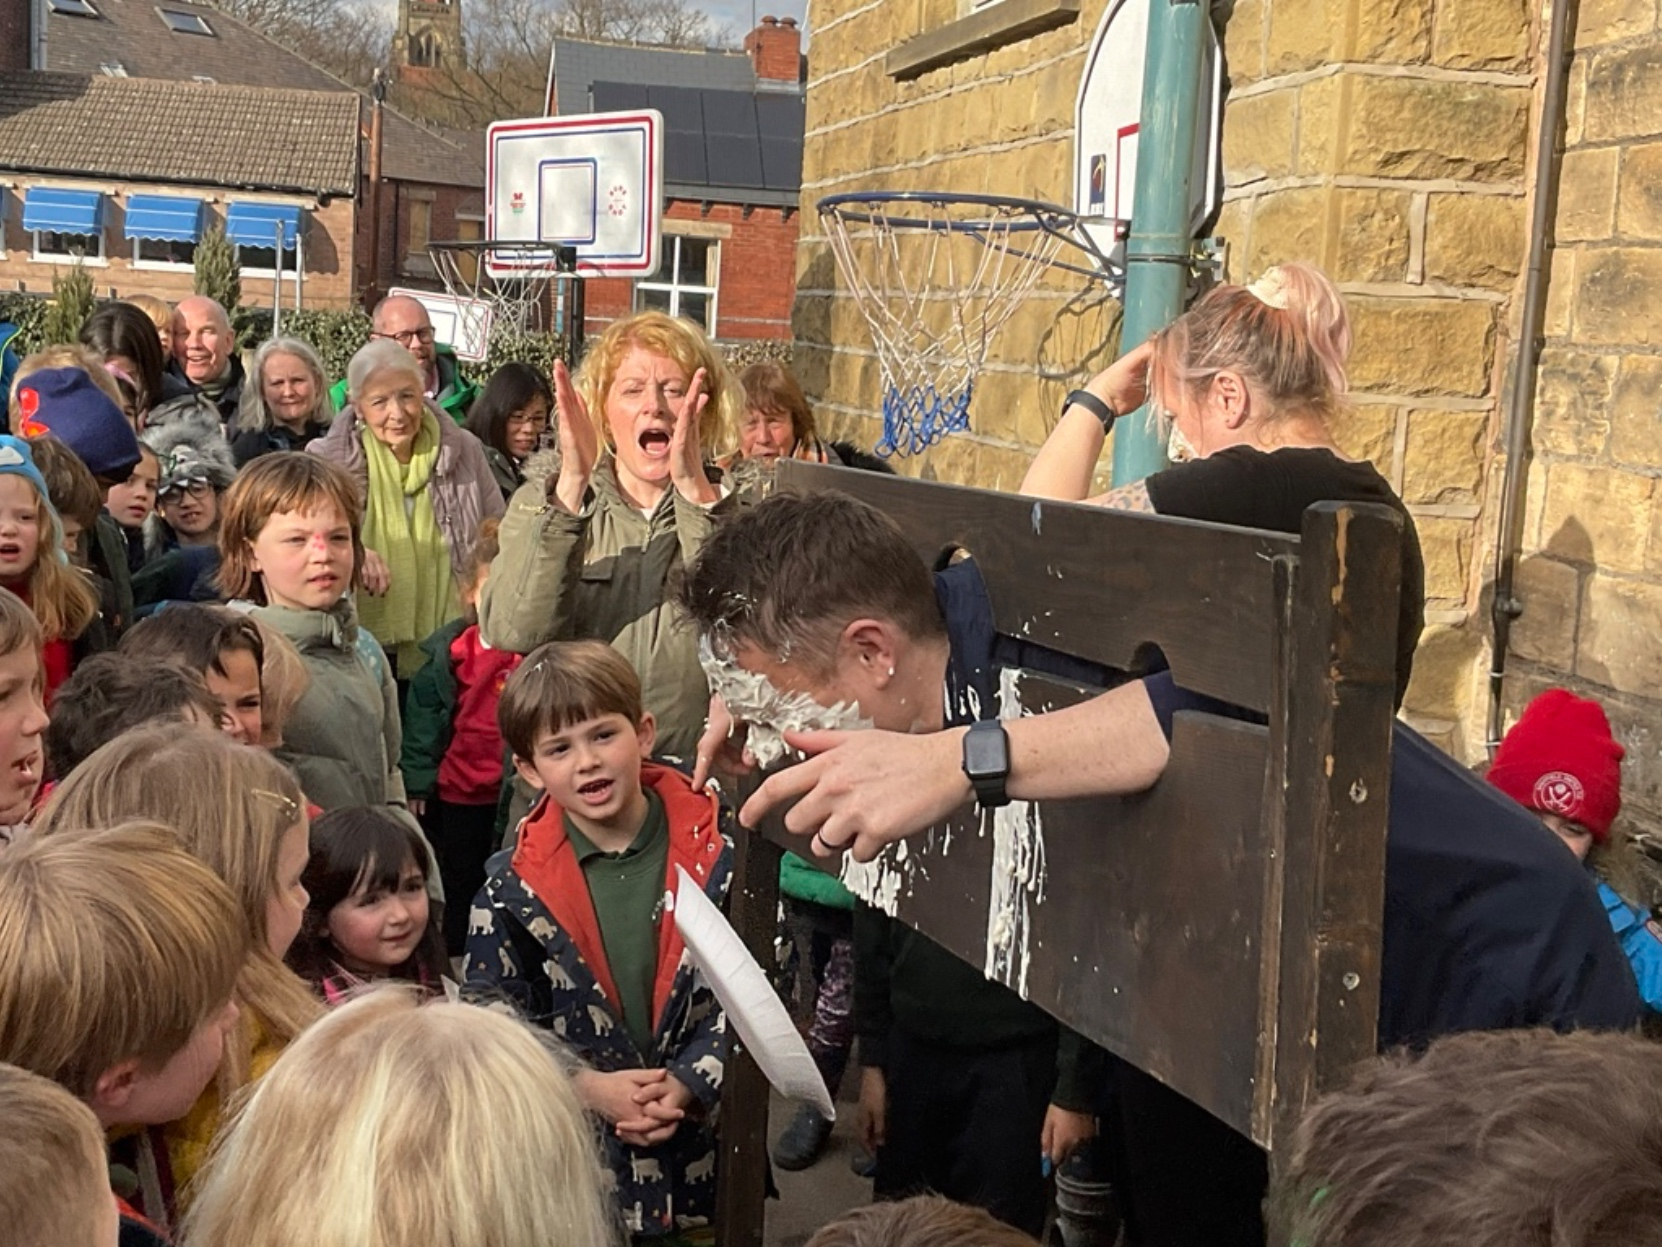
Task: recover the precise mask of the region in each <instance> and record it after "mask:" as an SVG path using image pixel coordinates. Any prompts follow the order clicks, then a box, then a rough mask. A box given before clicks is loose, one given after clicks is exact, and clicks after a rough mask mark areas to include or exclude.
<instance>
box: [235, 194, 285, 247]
mask: <svg viewBox="0 0 1662 1247" xmlns="http://www.w3.org/2000/svg"><path fill="white" fill-rule="evenodd" d="M279 223H280V224H281V225H282V227H283V250H284V251H293V250H294V240H295V238H296V236H297V235H298V234H299V232H300V209H299V208H298V207H295V206H293V205H291V204H272V203H255V202H252V201H250V200H238V201H236V202H234V203H232V205H231V206H230V208H228V209H227V210H226V212H225V236H226V237H227V238H229V239H230V240H231V241H232V242H234V243H236V244H237V246H239V247H274V246H276V245H277V226H278V224H279Z"/></svg>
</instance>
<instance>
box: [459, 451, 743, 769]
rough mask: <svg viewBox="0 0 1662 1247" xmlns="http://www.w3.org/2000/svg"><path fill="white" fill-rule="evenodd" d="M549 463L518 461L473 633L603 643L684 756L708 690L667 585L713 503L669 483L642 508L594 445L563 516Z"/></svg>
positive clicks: (522, 641)
mask: <svg viewBox="0 0 1662 1247" xmlns="http://www.w3.org/2000/svg"><path fill="white" fill-rule="evenodd" d="M558 465H559V456H558V455H557V454H554V453H551V452H548V451H543V452H539V453H538V454H535V455H533V456H531V458H529V459H527V460H526V461H525V484H524V485H522V486H520V488H519V490H518V491H517V492H516V493H515V494H514V496H513V500H512V501H511V502H510V503H509V504H508V513H507V515H506V516H504V517H503V520H502V529H501V533H500V539H501V543H502V551H501V553H500V554H498V555H497V556H496V561H495V562H494V563H493V564H492V565H491V575H490V579H489V580H487V581H486V582H485V590H484V594H483V595H482V597H481V598H480V601H479V631H480V633H481V634H482V635H483V636H484V638H485V642H486V644H488V645H492V646H495V647H496V648H497V649H507V650H513V651H514V652H515V653H520V654H527V653H530V652H531V651H532V650H533V649H535V648H536V647H537V646H539V645H541V644H543V643H544V642H545V641H578V640H588V639H593V640H600V641H607V642H610V643H611V644H612V645H613V646H615V647H616V648H617V649H618V650H619V651H620V652H621V653H622V654H623V656H624V657H625V658H627V659H628V660H629V662H630V664H631V665H632V666H633V667H634V668H635V671H636V672H637V673H638V674H639V675H640V677H641V686H642V689H643V691H644V693H645V696H646V708H647V709H648V710H650V711H651V712H652V714H653V716H654V718H656V719H657V721H658V750H659V752H660V753H662V754H665V755H668V756H671V757H681V758H691V757H692V756H693V751H694V746H695V745H696V744H697V743H698V736H699V733H700V732H701V731H702V730H703V726H704V715H705V712H706V711H707V710H708V708H709V699H710V693H709V688H708V686H707V685H706V683H705V680H704V671H703V668H701V667H700V666H699V665H698V636H697V633H696V632H695V630H694V629H693V628H692V627H691V626H690V625H689V624H688V623H687V621H686V620H684V619H682V618H681V617H680V616H679V614H678V612H677V611H676V608H675V607H674V606H673V605H671V603H670V602H669V601H668V600H667V599H668V583H669V578H670V574H671V573H672V572H673V571H674V570H675V569H676V568H678V567H680V566H681V564H682V563H683V562H685V561H687V560H689V559H691V558H693V557H694V556H695V555H696V554H697V553H698V550H699V547H700V546H702V545H703V544H704V540H705V538H707V537H708V536H709V535H710V527H711V523H712V514H711V510H707V509H706V508H704V507H701V506H698V505H697V504H696V503H691V502H688V501H686V500H685V499H683V498H682V497H681V496H680V495H679V494H678V493H676V492H675V490H673V489H671V490H669V491H668V492H666V493H665V494H664V497H663V499H662V500H661V501H660V502H659V503H658V506H657V508H656V509H655V510H654V511H653V512H652V514H651V515H650V516H644V515H642V514H641V513H640V512H639V511H638V510H636V509H635V508H634V507H633V506H631V505H630V503H629V501H628V499H626V498H625V497H624V496H623V495H622V493H621V492H620V491H619V489H618V484H617V476H616V475H615V473H614V470H613V467H612V460H611V456H609V455H602V456H601V459H600V462H599V463H598V464H596V466H595V470H594V476H593V478H592V479H591V480H590V482H589V492H588V495H587V496H586V497H585V498H584V500H583V508H582V510H581V511H580V512H578V514H576V515H572V514H571V513H570V512H568V511H566V510H564V509H563V508H561V507H560V506H558V505H557V504H555V503H554V502H552V501H550V499H549V492H550V491H551V490H552V489H553V486H554V482H555V479H556V470H557V468H558ZM721 506H722V507H725V506H726V504H725V503H723V504H721Z"/></svg>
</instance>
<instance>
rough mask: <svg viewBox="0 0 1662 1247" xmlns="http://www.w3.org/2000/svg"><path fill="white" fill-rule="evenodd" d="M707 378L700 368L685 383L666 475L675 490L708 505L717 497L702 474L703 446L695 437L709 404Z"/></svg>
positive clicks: (714, 488) (707, 479)
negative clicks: (688, 381) (687, 382)
mask: <svg viewBox="0 0 1662 1247" xmlns="http://www.w3.org/2000/svg"><path fill="white" fill-rule="evenodd" d="M709 383H710V379H709V377H708V375H706V373H705V372H704V370H703V369H702V368H700V369H699V370H698V371H697V372H695V373H693V375H692V381H691V382H690V383H689V384H688V385H687V393H686V397H684V398H683V399H682V400H681V403H680V406H679V407H677V408H676V411H675V432H674V433H673V434H671V435H670V439H669V479H670V483H671V484H672V485H674V486H675V492H676V493H678V494H680V495H681V496H682V497H683V498H685V499H686V500H687V501H688V502H695V503H697V504H698V505H699V506H705V507H707V506H709V505H710V504H711V503H713V502H717V501H719V500H720V498H721V495H720V494H719V493H717V492H716V487H715V486H714V485H712V484H710V478H709V477H708V476H706V475H705V474H704V448H703V446H702V445H700V443H699V440H698V421H699V418H700V417H701V416H703V414H704V409H705V408H706V407H708V406H709V405H710V393H709Z"/></svg>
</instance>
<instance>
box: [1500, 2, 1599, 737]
mask: <svg viewBox="0 0 1662 1247" xmlns="http://www.w3.org/2000/svg"><path fill="white" fill-rule="evenodd" d="M1577 9H1578V0H1558V2H1557V3H1556V4H1554V5H1553V8H1552V23H1551V27H1550V33H1549V35H1548V37H1547V66H1546V68H1547V80H1546V85H1545V87H1544V89H1543V91H1542V97H1541V131H1540V134H1539V136H1538V137H1537V142H1536V148H1535V209H1534V213H1533V215H1532V216H1531V218H1530V222H1529V267H1528V270H1527V273H1526V276H1525V278H1524V296H1523V318H1522V325H1521V328H1520V330H1519V333H1520V337H1519V340H1518V354H1517V358H1516V359H1515V360H1514V361H1513V364H1512V386H1511V389H1512V402H1511V404H1510V405H1509V406H1508V407H1507V410H1506V431H1505V446H1506V471H1505V475H1504V476H1503V477H1502V478H1501V487H1500V531H1499V533H1498V534H1497V536H1496V538H1495V599H1494V606H1493V607H1492V608H1491V611H1490V620H1491V623H1492V625H1493V629H1494V643H1493V646H1492V651H1491V658H1490V661H1489V722H1488V737H1489V739H1488V745H1489V749H1490V752H1491V753H1492V752H1493V751H1494V749H1495V748H1496V747H1497V746H1498V745H1499V744H1500V738H1501V726H1502V721H1503V717H1504V715H1503V707H1502V701H1501V694H1502V691H1503V686H1504V684H1505V676H1506V651H1507V648H1508V646H1509V645H1510V644H1511V640H1512V622H1513V620H1515V619H1517V618H1518V616H1519V615H1521V614H1523V609H1524V607H1523V603H1522V602H1520V601H1518V599H1517V596H1516V594H1515V592H1514V586H1515V585H1516V583H1517V570H1518V550H1519V547H1521V546H1522V545H1523V517H1524V493H1525V491H1526V490H1527V489H1528V486H1529V459H1530V453H1531V451H1530V441H1529V434H1530V428H1531V425H1532V424H1533V423H1534V415H1535V384H1536V379H1537V377H1538V375H1539V373H1540V362H1541V348H1542V347H1543V346H1544V345H1545V342H1544V340H1543V339H1544V335H1545V330H1546V319H1547V286H1548V284H1549V281H1550V278H1551V268H1552V250H1553V237H1552V232H1553V221H1554V220H1555V219H1556V217H1557V214H1558V176H1559V173H1560V171H1561V169H1562V165H1563V160H1564V113H1565V99H1566V97H1567V96H1568V94H1569V82H1570V58H1571V56H1573V55H1574V53H1575V49H1574V46H1573V44H1574V41H1575V19H1576V12H1577Z"/></svg>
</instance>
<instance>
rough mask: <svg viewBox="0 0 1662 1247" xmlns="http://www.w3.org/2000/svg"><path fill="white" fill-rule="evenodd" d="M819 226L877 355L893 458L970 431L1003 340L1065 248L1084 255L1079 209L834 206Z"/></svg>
mask: <svg viewBox="0 0 1662 1247" xmlns="http://www.w3.org/2000/svg"><path fill="white" fill-rule="evenodd" d="M820 220H821V222H822V223H823V224H824V226H825V230H826V233H827V236H828V237H829V239H830V242H831V249H832V252H833V253H834V254H835V255H836V257H837V267H838V269H840V270H841V272H842V275H843V280H844V281H845V282H847V283H848V286H849V289H850V291H851V293H852V294H853V296H854V301H855V303H856V304H858V306H859V308H860V311H861V313H862V314H864V316H865V318H866V323H867V324H868V325H869V326H870V327H871V336H872V343H873V345H874V346H875V347H876V349H877V358H878V362H879V364H880V366H881V369H882V384H883V440H882V441H881V442H880V443H879V444H878V446H877V453H878V454H880V455H884V456H887V455H893V454H899V455H915V454H918V453H919V452H921V451H923V450H925V449H927V448H928V447H930V446H933V445H934V444H935V443H936V442H938V441H940V440H941V439H942V438H944V437H945V436H946V435H947V434H948V433H956V432H960V431H962V430H964V429H967V428H968V427H969V405H970V399H971V397H972V396H973V394H974V390H975V380H976V376H977V375H978V374H979V373H980V371H981V367H982V365H983V364H985V362H986V359H987V350H988V347H989V346H990V345H991V344H992V340H993V338H994V336H995V335H996V334H997V333H998V331H999V330H1000V329H1001V328H1002V327H1003V326H1004V324H1005V322H1007V321H1008V320H1009V319H1010V317H1011V316H1012V315H1013V314H1014V313H1015V310H1016V309H1017V308H1018V307H1019V306H1021V302H1022V300H1023V299H1025V298H1026V297H1027V296H1028V295H1029V294H1031V293H1032V291H1033V288H1034V287H1035V286H1036V285H1038V283H1039V280H1040V278H1041V277H1043V275H1044V272H1045V270H1046V269H1047V268H1049V267H1051V266H1053V265H1057V264H1059V257H1060V256H1061V253H1062V252H1063V249H1064V248H1068V247H1072V248H1081V243H1080V242H1079V241H1078V238H1079V234H1078V229H1077V224H1076V222H1075V219H1074V218H1073V216H1072V214H1071V213H1068V212H1066V211H1065V210H1064V209H1060V208H1055V209H1052V208H1051V207H1050V206H1049V205H1044V204H1035V203H1025V202H1021V201H1015V200H999V199H996V198H994V197H984V198H981V199H971V198H962V199H953V198H950V197H945V198H942V199H939V200H928V199H922V198H920V199H884V198H881V197H874V198H872V199H869V200H868V199H855V200H854V201H853V202H847V201H845V202H842V203H835V202H830V203H827V204H822V205H821V206H820ZM1061 267H1065V268H1069V269H1072V270H1073V271H1075V272H1087V271H1088V270H1086V269H1081V268H1078V267H1077V266H1076V265H1074V264H1061ZM1093 275H1094V274H1093Z"/></svg>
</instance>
